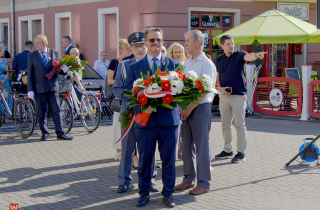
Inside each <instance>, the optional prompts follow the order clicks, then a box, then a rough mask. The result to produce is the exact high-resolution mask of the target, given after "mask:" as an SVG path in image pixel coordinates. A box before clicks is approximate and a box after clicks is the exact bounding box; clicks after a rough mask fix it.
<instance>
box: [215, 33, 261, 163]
mask: <svg viewBox="0 0 320 210" xmlns="http://www.w3.org/2000/svg"><path fill="white" fill-rule="evenodd" d="M220 43H221V45H220V46H221V48H222V49H223V53H222V54H221V55H219V56H218V57H217V59H216V65H217V69H218V74H217V80H218V82H219V86H218V88H217V89H218V90H219V91H220V92H222V94H219V97H220V101H219V110H220V115H221V126H222V134H223V139H224V148H223V151H222V152H221V153H220V154H218V155H216V156H215V158H216V159H232V160H231V162H232V163H241V162H243V161H245V150H246V147H247V128H246V124H245V113H246V112H245V109H246V101H247V97H246V92H247V88H246V84H247V83H246V79H245V78H246V73H245V69H244V65H245V63H246V62H248V61H250V62H252V61H255V60H256V59H258V58H260V59H261V60H262V59H263V58H264V55H265V54H266V53H267V52H259V53H250V54H249V53H247V52H244V51H235V50H234V42H233V38H232V37H231V36H230V35H223V36H222V37H221V38H220ZM233 120H234V123H235V128H236V131H237V151H238V152H237V154H236V155H235V156H234V155H233V151H232V150H233V148H232V130H231V126H232V121H233Z"/></svg>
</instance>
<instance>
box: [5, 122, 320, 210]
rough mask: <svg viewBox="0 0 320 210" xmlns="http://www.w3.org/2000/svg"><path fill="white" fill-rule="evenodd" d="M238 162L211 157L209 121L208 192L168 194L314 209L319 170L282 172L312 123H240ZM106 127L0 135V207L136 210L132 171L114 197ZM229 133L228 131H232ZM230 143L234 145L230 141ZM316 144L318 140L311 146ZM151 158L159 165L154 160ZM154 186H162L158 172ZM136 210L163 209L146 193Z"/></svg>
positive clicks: (233, 205) (180, 205)
mask: <svg viewBox="0 0 320 210" xmlns="http://www.w3.org/2000/svg"><path fill="white" fill-rule="evenodd" d="M246 121H247V129H248V148H247V152H246V162H244V163H240V164H231V163H230V160H214V159H213V157H214V155H216V154H218V153H220V152H221V151H222V149H223V139H222V133H221V123H220V118H217V117H214V118H212V127H211V132H210V147H211V154H212V157H211V159H212V167H213V169H214V171H213V172H212V181H211V192H210V193H207V194H204V195H201V196H192V195H188V194H187V191H181V192H180V191H176V192H175V193H174V199H175V201H176V204H177V207H176V208H175V209H320V199H319V198H318V192H319V190H320V183H319V180H320V170H319V169H320V167H318V166H316V164H315V162H313V163H311V164H309V165H308V164H306V165H302V166H300V165H298V162H297V161H295V162H293V163H292V164H291V166H289V167H288V168H284V164H285V163H286V162H287V161H289V160H290V159H291V158H292V157H293V156H294V155H295V154H296V153H297V152H298V149H299V147H300V145H301V144H302V143H303V141H302V140H303V139H304V138H306V137H314V136H315V135H317V134H318V133H320V124H319V123H317V122H301V121H289V120H275V119H262V118H260V119H251V118H247V119H246ZM111 130H112V127H111V126H108V125H103V126H100V127H99V128H98V130H97V131H95V132H94V133H92V134H89V133H87V132H86V131H85V129H84V128H83V127H77V128H73V129H72V131H71V133H70V136H72V137H74V140H73V141H57V140H56V138H55V137H56V136H55V135H54V132H53V130H52V132H51V135H50V138H49V141H46V142H40V141H38V139H39V138H40V131H39V130H36V131H35V133H34V135H33V136H32V137H30V138H28V139H21V137H20V135H19V133H17V132H16V131H11V130H10V131H7V132H1V133H0V135H1V137H0V155H1V165H0V166H1V167H0V209H1V210H6V209H9V205H10V204H19V209H28V210H29V209H30V210H32V209H39V210H40V209H41V210H44V209H59V210H60V209H63V210H64V209H99V210H101V209H102V210H104V209H106V210H111V209H121V210H125V209H138V208H137V207H136V206H135V201H136V199H137V198H138V197H139V195H138V193H137V192H138V186H137V171H135V170H133V180H134V181H133V185H132V186H131V188H130V191H129V192H127V193H124V194H118V193H116V189H117V170H118V165H119V162H116V161H114V160H113V156H114V154H115V150H114V149H112V148H111ZM234 134H235V130H234ZM233 145H234V146H236V142H234V143H233ZM319 145H320V141H319ZM157 161H158V163H159V164H161V161H160V158H159V155H158V157H157ZM176 174H177V179H176V183H177V184H178V183H180V182H181V181H182V177H183V163H182V161H179V160H178V161H177V162H176ZM156 184H157V186H158V187H159V188H162V182H161V169H160V170H158V176H157V177H156ZM150 197H151V199H150V202H149V204H148V205H147V206H146V207H143V209H165V208H166V207H165V205H164V204H163V203H162V196H161V193H154V194H151V196H150Z"/></svg>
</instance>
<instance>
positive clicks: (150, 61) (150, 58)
mask: <svg viewBox="0 0 320 210" xmlns="http://www.w3.org/2000/svg"><path fill="white" fill-rule="evenodd" d="M156 58H158V60H157V62H156V64H157V68H158V67H159V65H160V60H161V53H160V54H159V55H157V56H156ZM147 59H148V63H149V67H150V70H152V65H153V60H152V59H153V57H152V56H151V55H149V54H147ZM156 70H157V69H154V71H156Z"/></svg>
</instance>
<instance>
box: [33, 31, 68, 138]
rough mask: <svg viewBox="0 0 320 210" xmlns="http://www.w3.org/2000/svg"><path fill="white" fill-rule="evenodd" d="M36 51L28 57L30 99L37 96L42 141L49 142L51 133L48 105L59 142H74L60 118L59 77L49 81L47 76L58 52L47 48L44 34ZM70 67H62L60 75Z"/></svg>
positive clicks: (40, 36)
mask: <svg viewBox="0 0 320 210" xmlns="http://www.w3.org/2000/svg"><path fill="white" fill-rule="evenodd" d="M34 41H35V47H36V50H35V51H34V52H32V53H30V54H29V56H28V65H27V66H28V68H27V69H28V87H27V89H28V97H29V98H31V99H33V98H34V96H35V101H36V106H37V110H38V116H39V126H40V129H41V132H42V136H41V139H40V140H41V141H45V140H47V138H48V137H49V132H48V131H47V129H46V128H45V115H46V111H47V107H46V105H47V104H48V105H49V108H50V111H51V114H52V118H53V122H54V125H55V130H56V134H57V139H58V140H62V139H63V140H72V138H69V137H68V136H66V135H65V133H64V131H63V129H62V126H61V118H60V107H59V103H58V100H59V95H58V92H57V91H58V90H59V84H58V75H57V74H54V75H53V77H51V78H50V79H48V78H47V77H46V76H45V75H46V74H47V73H49V72H51V71H52V69H53V61H54V60H55V59H57V58H58V52H57V51H55V50H53V49H49V48H47V46H48V40H47V37H46V36H45V35H43V34H40V35H38V36H36V37H35V39H34ZM68 69H69V67H67V66H65V65H64V66H62V67H61V70H62V71H61V72H60V73H59V74H62V75H65V74H67V72H68Z"/></svg>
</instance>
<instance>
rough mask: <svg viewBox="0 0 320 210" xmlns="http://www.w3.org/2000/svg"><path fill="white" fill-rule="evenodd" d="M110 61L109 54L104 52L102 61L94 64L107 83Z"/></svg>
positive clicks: (101, 54)
mask: <svg viewBox="0 0 320 210" xmlns="http://www.w3.org/2000/svg"><path fill="white" fill-rule="evenodd" d="M109 64H110V61H109V60H107V52H106V51H102V52H101V53H100V59H99V60H96V61H95V62H94V65H93V68H94V70H96V71H97V72H98V74H99V75H100V76H101V77H102V78H103V79H104V80H105V81H106V79H107V76H108V67H109Z"/></svg>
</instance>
